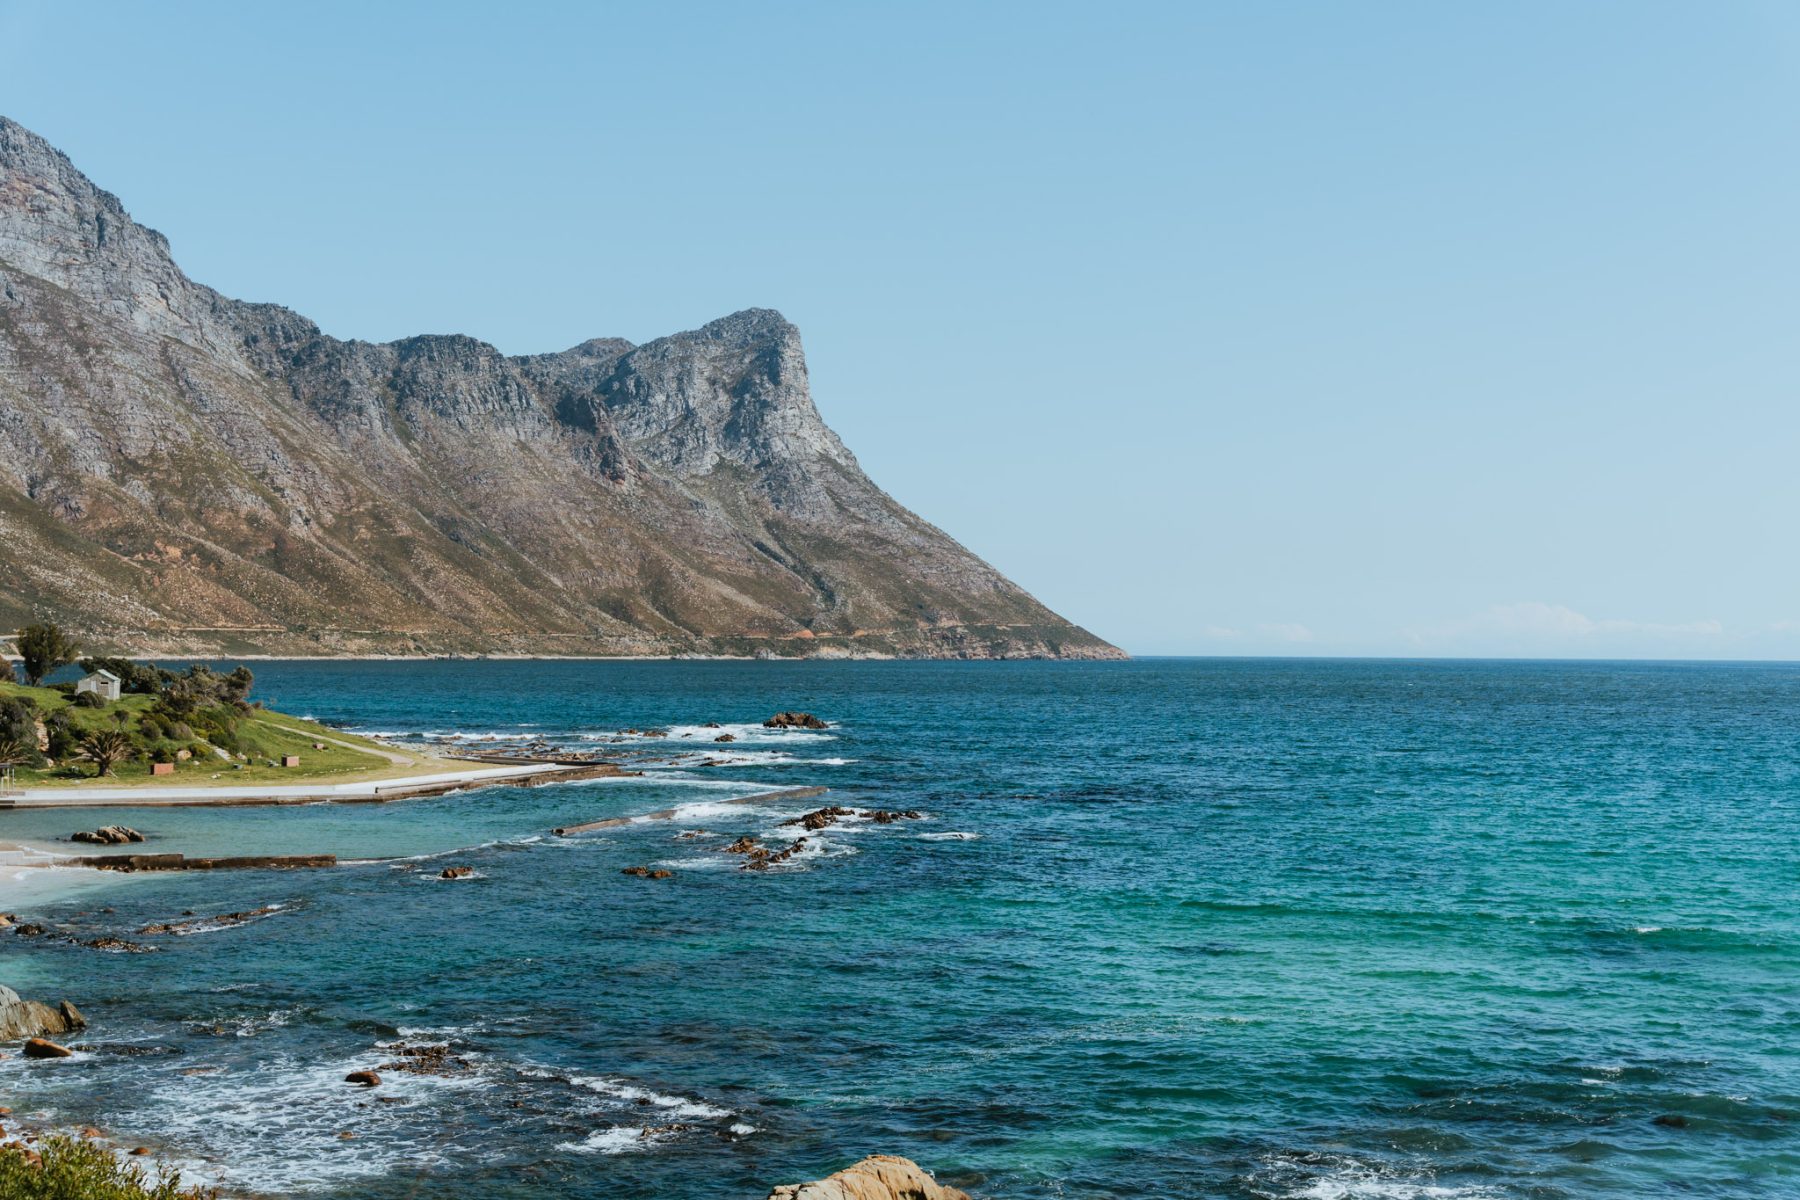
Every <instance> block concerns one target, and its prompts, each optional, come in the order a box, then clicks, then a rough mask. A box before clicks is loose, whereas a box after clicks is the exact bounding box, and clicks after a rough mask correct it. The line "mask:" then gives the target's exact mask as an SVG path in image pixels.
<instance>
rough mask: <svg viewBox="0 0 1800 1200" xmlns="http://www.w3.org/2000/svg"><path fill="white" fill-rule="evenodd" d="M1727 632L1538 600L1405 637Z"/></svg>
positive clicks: (1429, 640) (1544, 639) (1535, 638)
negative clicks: (1593, 614)
mask: <svg viewBox="0 0 1800 1200" xmlns="http://www.w3.org/2000/svg"><path fill="white" fill-rule="evenodd" d="M1724 632H1725V626H1724V625H1723V624H1722V623H1720V622H1719V621H1715V620H1703V621H1683V622H1679V623H1675V624H1669V623H1665V622H1659V621H1630V620H1622V619H1619V618H1616V617H1602V618H1595V617H1590V616H1588V615H1587V614H1586V613H1581V612H1577V611H1575V610H1574V609H1572V608H1570V607H1569V606H1568V605H1566V604H1546V603H1544V602H1542V601H1539V600H1532V601H1526V602H1525V603H1522V604H1496V605H1495V606H1494V607H1492V608H1489V609H1486V610H1484V611H1482V612H1479V613H1476V614H1475V615H1474V616H1471V617H1465V618H1463V619H1461V620H1458V621H1447V622H1445V623H1443V624H1441V625H1434V626H1429V627H1426V628H1421V629H1408V630H1405V631H1404V633H1405V636H1406V637H1407V639H1408V640H1410V641H1411V642H1412V643H1413V644H1414V645H1419V646H1428V645H1438V644H1442V643H1445V642H1462V641H1472V640H1480V641H1484V642H1498V643H1512V642H1519V641H1527V642H1532V643H1537V644H1543V643H1549V642H1554V643H1572V642H1573V643H1581V642H1588V643H1600V642H1608V641H1626V640H1633V639H1647V640H1656V639H1683V638H1712V637H1718V636H1720V635H1721V634H1723V633H1724Z"/></svg>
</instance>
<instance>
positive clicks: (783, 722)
mask: <svg viewBox="0 0 1800 1200" xmlns="http://www.w3.org/2000/svg"><path fill="white" fill-rule="evenodd" d="M763 728H764V729H829V728H831V726H829V725H827V724H826V723H825V722H823V721H821V720H820V719H819V718H817V717H815V716H813V715H812V714H811V713H809V712H778V713H776V714H775V715H774V716H772V717H770V718H769V719H768V720H766V721H764V722H763Z"/></svg>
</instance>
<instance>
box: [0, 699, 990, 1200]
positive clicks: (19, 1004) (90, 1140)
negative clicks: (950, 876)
mask: <svg viewBox="0 0 1800 1200" xmlns="http://www.w3.org/2000/svg"><path fill="white" fill-rule="evenodd" d="M763 724H764V725H765V726H766V727H768V728H771V729H790V728H791V729H824V728H828V727H829V726H828V725H827V724H826V722H824V721H822V720H820V719H819V718H817V717H815V716H813V715H812V714H810V713H802V712H782V713H778V714H776V715H775V716H774V717H771V718H769V719H768V720H767V721H765V722H763ZM580 765H581V767H582V768H584V769H578V770H573V771H567V770H565V771H561V772H558V773H557V776H556V777H557V778H569V777H571V776H574V777H578V778H588V777H593V776H595V775H600V774H608V773H612V774H617V773H622V772H619V771H618V769H617V768H616V767H612V766H611V764H601V763H594V762H591V761H588V762H583V763H582V764H580ZM596 768H603V769H596ZM505 782H508V783H517V782H518V781H517V780H507V781H505ZM534 782H535V780H534ZM444 790H452V789H444ZM826 790H827V789H825V788H823V787H817V786H809V787H795V788H787V789H778V790H775V791H769V792H760V793H755V794H752V795H748V796H742V797H738V798H736V799H734V800H732V801H727V802H726V803H731V804H745V805H749V804H755V803H759V802H769V801H791V800H797V799H805V798H810V797H814V796H819V795H822V794H824V793H825V792H826ZM790 811H792V810H790ZM677 813H678V810H677V809H667V810H662V811H659V812H655V813H649V814H640V815H638V816H633V817H617V818H606V819H603V820H598V821H591V822H586V823H582V824H577V825H570V826H564V827H559V828H558V829H556V830H555V831H554V833H555V834H556V835H557V836H563V837H568V836H575V835H579V834H581V833H584V832H589V831H593V830H598V829H605V828H612V827H617V826H619V825H621V824H627V823H633V822H637V821H642V820H656V819H664V820H666V819H670V818H673V817H675V816H676V815H677ZM922 816H923V814H921V813H919V812H917V811H912V810H904V811H895V810H884V809H858V808H851V807H848V806H843V805H827V806H825V807H822V808H818V809H814V810H811V811H809V812H806V813H803V814H801V815H799V816H796V817H792V818H790V819H788V820H785V821H783V822H781V824H783V825H787V826H795V827H798V829H799V830H800V831H802V832H801V836H799V837H798V838H797V839H796V840H794V841H793V842H792V843H791V844H787V845H785V846H765V845H763V844H761V843H760V842H759V841H758V840H757V839H756V838H755V837H749V836H745V837H741V838H739V839H738V840H737V841H736V842H733V843H732V844H730V845H715V846H713V847H712V849H714V850H716V851H718V852H720V853H725V854H732V855H737V856H740V857H741V858H742V859H743V863H742V867H743V869H745V870H750V871H765V870H768V869H769V868H771V867H774V866H777V865H780V864H782V863H784V862H786V861H787V860H788V859H790V858H792V857H793V856H794V855H796V854H798V853H799V852H800V851H801V850H802V849H803V848H804V847H805V846H806V843H807V840H808V838H807V835H809V834H816V833H817V832H818V831H820V830H823V829H827V828H829V827H830V826H832V825H833V824H836V823H837V822H839V821H843V820H858V821H869V822H872V823H875V824H890V823H893V822H897V821H908V820H917V819H921V818H922ZM704 833H705V831H704V830H692V831H688V832H685V833H683V834H681V835H680V836H681V837H682V838H691V837H695V836H703V835H704ZM70 840H73V841H79V842H85V843H89V844H94V845H100V846H115V847H120V848H121V849H122V850H123V852H117V853H112V854H99V855H87V856H74V857H66V858H62V859H60V860H58V862H57V864H56V865H62V866H75V867H83V868H90V869H98V870H105V871H158V870H218V869H232V868H245V869H283V868H293V867H330V866H334V865H336V864H337V861H338V860H337V859H336V858H335V857H333V856H331V855H305V856H296V855H281V856H268V855H262V856H236V857H204V858H188V857H186V856H184V855H183V854H181V853H179V852H158V853H143V852H138V851H137V850H136V844H137V843H141V842H143V841H144V840H145V839H144V835H143V834H141V833H139V832H138V831H137V830H134V829H131V828H129V827H127V826H122V825H110V826H102V827H100V828H98V829H92V830H83V831H78V832H77V833H76V834H73V835H71V839H70ZM125 847H131V849H123V848H125ZM433 873H434V874H435V875H436V878H438V879H440V880H461V879H469V878H472V877H478V876H477V874H476V872H475V871H474V870H473V869H472V868H470V867H467V866H461V865H455V864H452V865H449V866H444V867H442V868H441V869H439V868H433ZM624 873H625V874H627V875H638V876H641V877H643V878H646V879H651V880H660V879H668V878H670V877H671V875H672V873H671V872H670V871H668V870H665V869H660V868H651V867H645V866H638V867H626V868H625V869H624ZM288 907H290V906H289V905H287V904H282V903H274V904H265V905H262V906H260V907H255V908H247V909H243V910H241V911H235V912H224V913H218V914H216V915H210V916H205V915H198V914H196V913H194V912H192V911H186V912H183V913H181V914H180V915H179V916H178V917H171V918H169V919H166V920H164V919H157V920H148V921H143V920H142V919H141V918H140V922H141V927H138V926H139V922H134V923H133V924H132V925H130V926H121V927H120V928H118V929H116V930H112V931H110V933H117V934H120V935H123V934H132V935H133V936H137V937H142V938H147V939H150V943H145V942H135V941H130V940H127V939H126V938H125V937H124V936H110V935H109V936H103V937H98V938H88V937H86V936H85V935H86V934H87V933H90V932H99V933H103V934H107V933H109V930H108V929H106V928H105V927H102V928H101V929H99V930H91V929H83V928H80V927H69V926H62V927H57V926H46V925H45V924H40V923H38V922H37V921H35V920H24V921H22V920H20V919H19V918H17V917H16V916H14V915H13V914H11V913H0V930H4V931H5V932H6V933H7V934H8V935H9V936H13V937H22V938H28V939H34V940H40V941H46V942H67V943H70V944H72V945H78V946H84V947H87V948H90V949H94V950H99V951H110V952H118V953H151V952H154V951H155V950H157V949H158V948H159V947H158V946H157V945H155V944H152V943H154V941H155V939H157V938H159V937H179V936H182V935H184V934H187V933H191V932H198V931H203V930H210V929H215V928H227V927H231V926H236V925H243V924H246V923H249V922H252V921H256V920H259V919H261V918H263V917H267V916H272V915H274V914H276V913H278V912H281V911H284V910H285V909H287V908H288ZM99 912H101V913H112V912H113V910H112V909H111V908H103V909H100V910H99ZM84 915H85V914H84ZM87 1027H88V1021H87V1019H86V1017H85V1016H84V1015H83V1014H82V1013H81V1011H80V1010H79V1009H78V1008H77V1007H76V1006H75V1004H74V1003H72V1002H71V1001H69V1000H67V999H62V1000H58V1001H55V1002H50V1001H44V1000H37V999H28V998H25V997H22V996H20V995H19V994H18V993H17V992H15V991H13V990H12V989H10V988H8V987H5V986H4V985H0V1043H3V1044H5V1045H7V1046H11V1047H15V1049H13V1050H11V1051H10V1052H9V1051H3V1050H0V1057H7V1056H9V1054H11V1053H16V1054H18V1055H20V1056H22V1057H24V1058H31V1059H43V1060H56V1059H67V1058H74V1057H79V1056H82V1055H85V1054H89V1053H107V1052H109V1048H108V1047H107V1046H106V1045H105V1044H98V1045H89V1044H86V1043H78V1042H75V1041H73V1039H71V1038H70V1037H69V1035H70V1034H74V1033H78V1032H81V1031H83V1030H85V1029H86V1028H87ZM122 1049H128V1048H122ZM367 1063H368V1065H358V1066H357V1067H356V1069H354V1070H351V1071H349V1073H348V1074H347V1075H346V1076H345V1077H344V1081H343V1085H344V1086H345V1087H348V1088H351V1089H356V1088H361V1089H365V1090H370V1091H376V1090H381V1091H382V1094H381V1095H377V1096H376V1097H375V1099H376V1100H377V1101H388V1102H397V1101H394V1100H392V1098H390V1097H387V1096H386V1094H385V1089H384V1084H386V1085H387V1086H389V1087H391V1086H393V1084H392V1081H391V1080H389V1079H387V1078H386V1077H388V1076H394V1075H398V1076H411V1075H453V1074H458V1073H460V1072H464V1071H467V1070H469V1069H471V1063H470V1061H469V1060H468V1059H466V1058H464V1057H462V1056H461V1054H459V1053H458V1052H456V1051H455V1050H453V1049H452V1047H451V1046H450V1045H449V1044H438V1043H429V1044H428V1043H411V1042H406V1041H399V1042H393V1043H386V1044H383V1045H382V1046H381V1049H380V1054H379V1057H377V1056H375V1055H371V1057H370V1058H369V1059H368V1060H367ZM46 1065H47V1064H46ZM51 1069H54V1068H51ZM10 1115H11V1114H10V1110H6V1109H0V1117H7V1118H10ZM6 1125H10V1126H12V1128H10V1129H7V1128H6V1127H5V1126H0V1156H4V1155H12V1156H16V1158H17V1160H18V1162H22V1163H23V1164H24V1165H25V1166H26V1168H27V1169H38V1170H41V1169H44V1168H43V1167H42V1163H43V1162H44V1161H45V1157H46V1156H47V1155H52V1154H54V1153H56V1152H59V1150H56V1149H53V1148H60V1151H62V1152H75V1153H78V1154H81V1155H86V1156H87V1158H88V1160H89V1161H93V1160H94V1155H96V1154H109V1155H112V1156H113V1157H114V1158H116V1159H117V1160H118V1161H119V1162H120V1163H124V1164H129V1163H131V1162H132V1161H134V1160H144V1161H151V1160H152V1156H153V1155H154V1152H153V1151H152V1150H151V1149H149V1148H147V1147H143V1146H131V1147H129V1148H127V1147H126V1146H124V1144H123V1143H121V1144H119V1145H116V1146H115V1145H114V1144H113V1143H112V1142H111V1141H110V1140H109V1139H107V1138H106V1136H105V1135H104V1134H102V1133H101V1131H99V1130H97V1129H94V1128H92V1127H83V1128H80V1129H75V1130H68V1129H59V1128H54V1127H40V1128H31V1129H27V1128H22V1127H20V1125H19V1124H18V1123H16V1122H13V1121H11V1120H7V1121H6ZM690 1128H691V1126H690V1125H686V1124H673V1125H658V1126H652V1127H646V1130H647V1133H654V1134H657V1135H658V1136H663V1135H669V1134H673V1133H676V1132H680V1131H685V1130H688V1129H690ZM8 1133H10V1134H11V1137H10V1140H7V1138H6V1135H7V1134H8ZM341 1136H343V1137H345V1138H351V1137H354V1136H355V1134H354V1133H353V1132H348V1131H347V1132H345V1133H343V1134H342V1135H341ZM70 1148H73V1151H70ZM34 1164H37V1165H35V1166H34ZM4 1166H5V1160H3V1159H0V1168H4ZM125 1169H126V1170H127V1172H129V1166H128V1165H127V1167H126V1168H125ZM145 1178H146V1179H147V1178H148V1177H145ZM107 1194H108V1195H113V1194H115V1193H113V1192H108V1193H107ZM118 1194H120V1195H126V1194H129V1195H132V1196H135V1195H137V1194H138V1193H118ZM142 1194H143V1195H145V1196H148V1195H149V1194H150V1193H149V1192H147V1191H146V1192H143V1193H142ZM181 1194H182V1195H184V1196H185V1195H188V1194H189V1193H187V1192H183V1193H181ZM192 1194H194V1195H196V1196H198V1195H210V1194H212V1193H210V1192H205V1191H204V1190H202V1191H199V1192H194V1193H192ZM158 1195H161V1193H158ZM769 1198H770V1200H969V1198H968V1197H967V1195H966V1194H965V1193H963V1192H960V1191H957V1190H956V1189H954V1188H948V1187H944V1186H942V1185H939V1184H937V1183H936V1182H935V1180H933V1179H932V1178H931V1176H930V1175H929V1174H928V1173H926V1172H925V1171H924V1170H923V1169H922V1168H920V1167H919V1166H918V1165H917V1164H915V1163H913V1162H911V1161H909V1160H907V1159H903V1158H896V1157H892V1156H886V1155H874V1156H871V1157H869V1158H865V1159H863V1160H862V1161H860V1162H858V1163H856V1164H854V1165H853V1166H851V1167H847V1168H845V1169H843V1170H840V1171H838V1172H836V1173H834V1174H831V1175H828V1176H825V1177H823V1178H821V1179H817V1180H814V1181H811V1182H807V1183H799V1184H785V1185H780V1186H777V1187H775V1188H774V1189H773V1190H772V1191H771V1192H770V1193H769Z"/></svg>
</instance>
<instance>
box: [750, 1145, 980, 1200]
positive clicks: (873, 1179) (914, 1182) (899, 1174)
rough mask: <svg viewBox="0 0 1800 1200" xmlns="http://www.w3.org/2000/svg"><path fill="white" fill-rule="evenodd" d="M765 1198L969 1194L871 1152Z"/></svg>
mask: <svg viewBox="0 0 1800 1200" xmlns="http://www.w3.org/2000/svg"><path fill="white" fill-rule="evenodd" d="M769 1200H969V1194H968V1193H967V1192H959V1191H957V1190H956V1189H955V1188H952V1187H945V1186H943V1185H942V1184H940V1183H938V1182H937V1181H936V1180H935V1179H933V1178H932V1177H931V1176H929V1175H927V1174H926V1173H925V1169H924V1168H923V1167H921V1166H919V1164H918V1163H916V1162H913V1161H912V1160H911V1159H907V1158H898V1157H896V1156H894V1155H892V1154H871V1155H869V1157H867V1158H865V1159H863V1160H862V1161H861V1162H859V1163H857V1164H856V1165H855V1166H853V1167H846V1168H845V1169H844V1170H842V1171H839V1172H837V1173H836V1174H835V1175H827V1176H826V1177H825V1178H823V1179H816V1180H814V1181H813V1182H811V1183H789V1184H783V1185H782V1186H780V1187H778V1188H776V1189H775V1190H774V1191H772V1192H770V1193H769Z"/></svg>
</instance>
